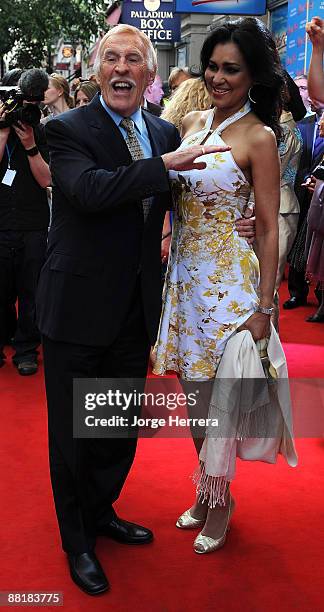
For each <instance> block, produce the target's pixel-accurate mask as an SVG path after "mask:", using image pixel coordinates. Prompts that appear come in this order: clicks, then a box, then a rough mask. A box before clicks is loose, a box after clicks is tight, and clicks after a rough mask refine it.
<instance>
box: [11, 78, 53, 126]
mask: <svg viewBox="0 0 324 612" xmlns="http://www.w3.org/2000/svg"><path fill="white" fill-rule="evenodd" d="M47 88H48V76H47V74H46V72H44V70H40V69H39V68H31V69H30V70H26V71H25V72H23V74H22V75H21V77H20V79H19V82H18V85H17V86H12V85H11V86H3V85H0V100H1V102H3V104H4V105H5V110H6V114H5V118H4V120H0V129H2V128H6V127H11V126H12V125H14V124H15V123H17V122H18V121H22V122H23V123H27V124H28V125H31V126H32V127H35V126H36V125H38V124H39V122H40V120H41V116H42V114H41V111H40V109H39V107H38V104H33V102H42V100H44V94H45V91H46V89H47Z"/></svg>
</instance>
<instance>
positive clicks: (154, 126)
mask: <svg viewBox="0 0 324 612" xmlns="http://www.w3.org/2000/svg"><path fill="white" fill-rule="evenodd" d="M142 113H143V117H144V121H145V123H146V127H147V131H148V134H149V138H150V143H151V148H152V156H153V157H157V156H159V155H162V153H166V146H165V140H164V135H163V129H162V126H161V124H160V122H159V121H157V118H156V117H155V116H154V115H152V114H151V113H148V112H147V111H145V110H142Z"/></svg>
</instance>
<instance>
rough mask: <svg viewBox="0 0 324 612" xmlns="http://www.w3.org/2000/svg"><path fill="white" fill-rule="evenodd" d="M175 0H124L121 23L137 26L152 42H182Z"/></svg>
mask: <svg viewBox="0 0 324 612" xmlns="http://www.w3.org/2000/svg"><path fill="white" fill-rule="evenodd" d="M174 9H175V5H174V2H173V0H172V1H171V2H170V0H124V2H123V10H122V16H121V23H128V24H130V25H133V26H135V28H138V29H139V30H141V31H142V32H144V34H146V35H147V36H148V37H149V38H150V39H151V41H152V42H163V43H173V42H177V41H179V40H180V15H175V14H174Z"/></svg>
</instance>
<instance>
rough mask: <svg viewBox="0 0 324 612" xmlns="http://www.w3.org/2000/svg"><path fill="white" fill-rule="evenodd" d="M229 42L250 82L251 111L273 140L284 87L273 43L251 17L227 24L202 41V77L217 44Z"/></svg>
mask: <svg viewBox="0 0 324 612" xmlns="http://www.w3.org/2000/svg"><path fill="white" fill-rule="evenodd" d="M227 42H233V43H235V44H236V45H237V47H238V48H239V50H240V52H241V54H242V56H243V57H244V60H245V63H246V65H247V67H248V70H249V72H250V75H251V78H252V80H253V83H254V85H253V88H252V89H251V97H252V98H253V100H255V102H251V106H252V110H253V112H254V113H255V114H256V115H257V116H258V117H259V118H260V119H261V121H263V123H265V124H266V125H268V126H269V127H271V128H272V130H273V131H274V133H275V135H276V137H277V140H279V139H280V135H281V129H280V125H279V118H280V115H281V112H282V96H283V90H284V85H285V79H284V73H283V69H282V67H281V63H280V59H279V55H278V51H277V49H276V45H275V42H274V40H273V38H272V36H271V34H270V32H269V30H268V29H267V28H266V27H265V25H264V24H263V23H262V21H260V20H259V19H256V18H255V17H246V18H240V19H236V20H235V21H229V22H227V23H225V24H223V25H221V26H220V27H219V28H216V29H215V30H213V31H212V32H211V33H210V34H209V36H208V37H207V38H206V40H205V41H204V44H203V46H202V49H201V54H200V61H201V70H202V74H203V75H204V74H205V70H206V68H207V66H208V63H209V60H210V57H211V55H212V53H213V50H214V48H215V46H216V45H218V44H225V43H227Z"/></svg>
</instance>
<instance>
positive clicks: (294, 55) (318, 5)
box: [286, 0, 324, 78]
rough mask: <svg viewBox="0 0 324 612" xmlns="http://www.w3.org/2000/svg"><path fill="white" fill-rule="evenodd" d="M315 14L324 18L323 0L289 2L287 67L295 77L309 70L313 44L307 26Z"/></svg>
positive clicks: (291, 0) (293, 0)
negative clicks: (307, 33) (307, 32)
mask: <svg viewBox="0 0 324 612" xmlns="http://www.w3.org/2000/svg"><path fill="white" fill-rule="evenodd" d="M315 15H318V16H319V17H321V18H322V19H323V18H324V3H323V0H306V1H305V2H300V0H290V1H289V3H288V19H287V54H286V68H287V70H288V72H289V74H290V75H291V76H292V77H293V78H295V77H296V76H298V75H300V74H307V72H308V67H309V62H310V56H311V52H312V45H311V43H310V42H309V39H308V36H307V35H306V30H305V26H306V22H307V21H310V20H311V19H312V17H314V16H315Z"/></svg>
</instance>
